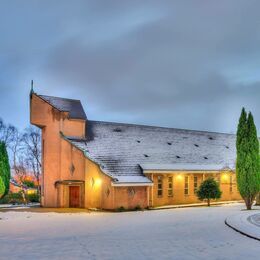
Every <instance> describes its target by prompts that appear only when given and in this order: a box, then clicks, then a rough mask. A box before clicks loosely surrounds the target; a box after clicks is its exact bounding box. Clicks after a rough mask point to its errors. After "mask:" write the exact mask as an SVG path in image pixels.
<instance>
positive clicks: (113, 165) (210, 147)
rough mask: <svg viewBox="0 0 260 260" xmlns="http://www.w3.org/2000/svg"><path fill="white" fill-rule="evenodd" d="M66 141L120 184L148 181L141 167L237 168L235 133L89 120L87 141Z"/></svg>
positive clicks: (185, 168)
mask: <svg viewBox="0 0 260 260" xmlns="http://www.w3.org/2000/svg"><path fill="white" fill-rule="evenodd" d="M66 138H67V139H68V140H69V141H70V142H71V143H72V144H73V145H75V146H76V147H78V148H79V149H81V150H82V151H83V152H84V153H85V155H86V156H87V157H88V158H90V159H91V160H93V161H94V162H96V163H97V164H99V165H100V167H101V169H102V171H103V172H104V173H106V174H108V175H110V176H111V177H113V178H116V179H118V180H119V181H121V180H122V179H121V178H123V177H126V176H127V177H128V178H130V177H131V176H140V177H143V178H146V177H145V176H144V174H143V171H142V168H141V167H140V165H141V166H143V167H145V165H148V166H149V165H155V166H154V167H155V168H158V170H159V169H160V168H161V169H163V168H164V167H168V166H166V165H170V166H169V167H170V168H172V169H181V168H183V170H188V169H192V168H193V170H195V169H196V170H199V169H200V168H201V169H200V170H209V169H211V170H213V169H216V170H221V169H225V168H231V169H234V165H235V158H236V147H235V140H236V136H235V135H232V134H222V133H214V132H204V131H194V130H183V129H175V128H164V127H155V126H144V125H131V124H122V123H110V122H99V121H87V139H86V140H79V139H76V138H73V137H66ZM195 144H196V145H195ZM137 180H138V182H139V179H137ZM122 181H123V180H122ZM146 181H147V182H148V181H149V179H148V178H146Z"/></svg>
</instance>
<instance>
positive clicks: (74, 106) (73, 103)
mask: <svg viewBox="0 0 260 260" xmlns="http://www.w3.org/2000/svg"><path fill="white" fill-rule="evenodd" d="M38 96H39V97H40V98H42V99H43V100H45V101H46V102H47V103H49V104H50V105H52V106H53V107H55V108H56V109H58V110H60V111H63V112H68V113H69V117H70V118H72V119H83V120H86V119H87V116H86V114H85V111H84V109H83V107H82V104H81V102H80V100H75V99H68V98H60V97H51V96H44V95H38Z"/></svg>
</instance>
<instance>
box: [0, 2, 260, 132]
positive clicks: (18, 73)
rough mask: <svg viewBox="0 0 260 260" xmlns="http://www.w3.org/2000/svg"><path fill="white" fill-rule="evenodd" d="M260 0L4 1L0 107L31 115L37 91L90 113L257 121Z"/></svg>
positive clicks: (195, 122) (215, 127)
mask: <svg viewBox="0 0 260 260" xmlns="http://www.w3.org/2000/svg"><path fill="white" fill-rule="evenodd" d="M259 10H260V1H258V0H250V1H247V0H243V1H242V0H220V1H208V0H196V1H194V0H190V1H188V0H179V1H177V0H176V1H174V0H169V1H140V0H136V1H135V0H131V1H130V0H129V1H121V0H120V1H112V0H111V1H110V0H104V1H98V0H95V1H94V0H92V1H86V0H82V1H79V0H78V1H77V0H75V1H67V0H63V1H48V0H45V1H40V0H34V1H30V0H27V1H21V0H16V1H10V0H2V1H1V2H0V37H1V40H0V69H1V73H0V117H2V118H3V119H4V121H5V122H7V123H12V124H14V125H16V126H18V127H19V128H20V129H22V128H24V127H26V126H27V125H28V124H29V108H28V102H29V99H28V98H29V96H28V94H29V91H30V81H31V79H33V80H34V82H35V91H36V92H37V93H39V94H46V95H54V96H62V97H69V98H75V99H81V101H82V104H83V106H84V108H85V111H86V113H87V116H88V118H89V119H95V120H104V121H116V122H127V123H140V124H151V125H160V126H169V127H177V128H188V129H199V130H210V131H221V132H228V133H229V132H235V131H236V125H237V121H238V117H239V115H240V111H241V107H242V106H245V107H246V109H247V110H251V111H252V112H253V115H254V117H255V122H256V124H257V127H258V131H260V15H259Z"/></svg>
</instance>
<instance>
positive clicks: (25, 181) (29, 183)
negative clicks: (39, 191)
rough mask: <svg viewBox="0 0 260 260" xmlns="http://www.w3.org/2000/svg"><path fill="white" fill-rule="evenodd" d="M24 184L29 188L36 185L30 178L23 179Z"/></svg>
mask: <svg viewBox="0 0 260 260" xmlns="http://www.w3.org/2000/svg"><path fill="white" fill-rule="evenodd" d="M23 185H25V186H26V187H28V188H34V187H35V184H34V182H33V181H30V180H24V181H23Z"/></svg>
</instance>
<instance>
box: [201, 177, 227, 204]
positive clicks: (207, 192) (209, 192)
mask: <svg viewBox="0 0 260 260" xmlns="http://www.w3.org/2000/svg"><path fill="white" fill-rule="evenodd" d="M221 194H222V192H221V191H220V189H219V185H218V183H217V182H216V181H215V180H214V179H213V178H208V179H206V180H205V181H203V182H202V183H201V185H200V187H199V189H198V191H197V196H198V198H199V200H207V203H208V206H210V200H211V199H219V198H220V197H221Z"/></svg>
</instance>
